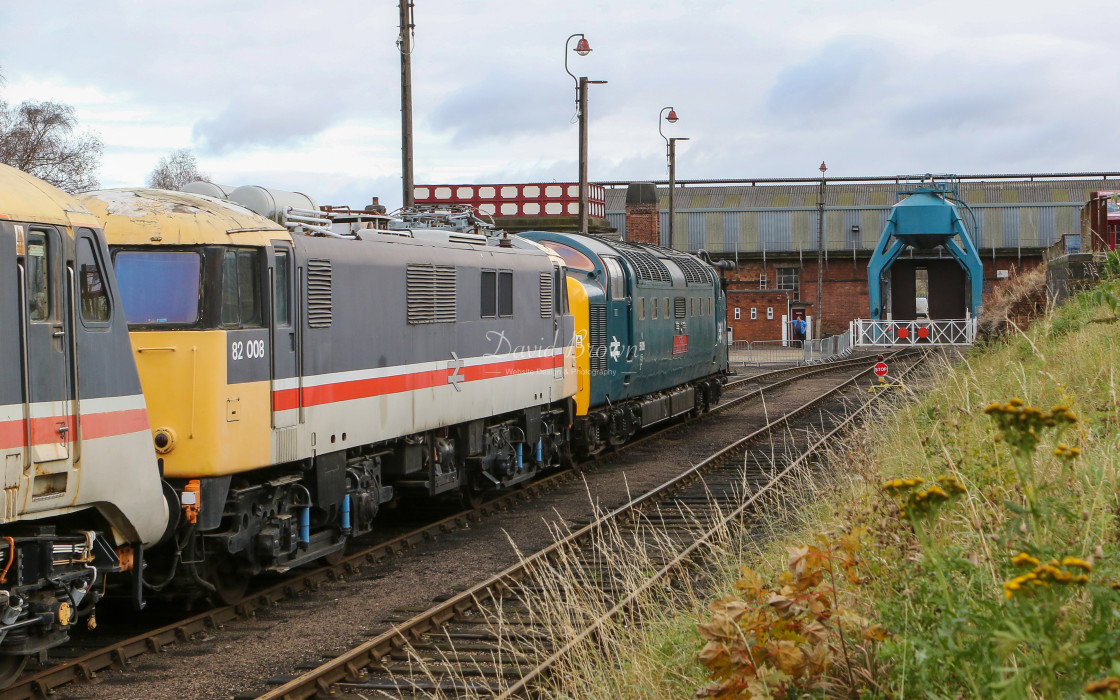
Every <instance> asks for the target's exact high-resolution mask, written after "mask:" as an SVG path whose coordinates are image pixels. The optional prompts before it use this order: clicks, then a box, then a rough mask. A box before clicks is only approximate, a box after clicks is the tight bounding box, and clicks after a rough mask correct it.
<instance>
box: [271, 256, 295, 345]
mask: <svg viewBox="0 0 1120 700" xmlns="http://www.w3.org/2000/svg"><path fill="white" fill-rule="evenodd" d="M275 275H276V276H275V280H274V284H275V285H276V288H275V289H274V290H273V294H274V295H275V296H274V297H273V302H272V312H273V314H275V316H276V319H275V322H276V325H277V326H278V327H281V328H288V327H289V326H291V325H292V307H291V299H290V295H291V290H292V258H291V256H290V255H288V251H286V250H278V251H276V273H275Z"/></svg>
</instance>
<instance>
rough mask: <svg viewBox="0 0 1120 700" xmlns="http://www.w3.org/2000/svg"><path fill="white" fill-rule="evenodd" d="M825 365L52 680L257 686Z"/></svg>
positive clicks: (742, 428)
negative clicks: (121, 667)
mask: <svg viewBox="0 0 1120 700" xmlns="http://www.w3.org/2000/svg"><path fill="white" fill-rule="evenodd" d="M836 376H837V375H832V376H830V377H814V378H808V379H805V380H802V381H800V382H797V383H795V384H794V385H793V386H790V387H786V388H782V389H776V390H774V392H773V394H772V395H767V396H766V397H765V402H760V401H757V400H755V401H749V402H747V405H746V406H742V407H738V408H736V409H732V410H730V411H727V412H725V413H722V414H717V415H714V416H710V417H708V418H707V419H706V420H704V421H700V422H698V423H694V424H692V425H690V426H688V427H687V428H686V429H684V430H677V431H672V432H670V433H669V434H667V435H666V436H663V437H662V438H660V439H656V440H651V441H649V442H647V443H646V444H643V445H640V446H638V447H636V448H634V449H632V450H629V451H626V452H625V453H624V454H621V455H619V456H618V458H617V459H615V460H613V461H611V463H609V464H605V465H602V466H598V467H596V468H595V469H593V470H589V471H588V472H586V473H585V474H584V479H583V480H574V481H572V482H569V483H568V484H566V485H564V486H561V487H560V488H558V489H555V490H553V491H551V492H549V493H547V494H546V495H544V496H543V497H541V498H538V499H535V500H533V501H530V502H528V503H525V504H521V505H519V506H515V507H513V508H512V509H511V510H510V511H508V512H506V513H504V514H503V515H502V517H500V518H494V517H492V518H487V519H486V520H484V521H482V522H481V523H477V524H475V525H474V526H472V527H471V529H469V530H459V531H456V532H452V533H448V534H445V535H443V536H441V537H439V538H438V539H436V540H434V541H432V542H429V543H427V544H425V545H423V546H421V547H419V548H418V549H416V550H414V551H412V552H411V553H409V554H406V555H404V556H402V557H399V558H395V559H393V560H389V561H385V562H382V563H380V564H378V565H375V566H366V567H365V568H363V569H362V570H361V572H360V573H359V574H358V575H356V576H354V577H351V578H350V579H348V580H344V581H338V582H335V583H332V584H330V585H326V586H323V587H321V588H320V589H319V590H318V591H317V592H316V593H315V594H313V595H303V596H301V597H299V598H297V599H289V600H286V601H284V602H283V603H281V604H280V605H278V606H275V607H273V608H271V609H268V610H265V611H262V612H261V613H260V614H258V615H257V616H256V617H255V618H253V619H250V620H244V621H238V622H235V623H232V624H230V625H227V626H226V627H225V628H224V629H222V630H219V631H218V632H216V633H214V634H212V635H210V636H206V637H201V638H196V639H194V640H191V641H189V642H185V643H180V644H176V645H174V646H173V647H171V648H169V649H168V650H166V651H165V652H164V653H162V654H151V655H147V656H143V657H140V658H139V659H137V660H136V661H135V662H134V663H133V665H132V666H130V667H129V668H128V669H127V670H126V671H111V672H103V673H101V674H99V675H98V677H97V679H96V681H95V682H93V683H91V684H85V685H71V686H67V687H63V688H60V689H59V690H58V691H56V694H55V697H56V698H91V699H93V698H96V699H99V700H100V699H107V698H113V699H116V698H140V697H143V698H151V699H153V700H158V699H163V698H167V699H175V700H179V699H183V698H198V699H200V700H211V699H213V700H219V699H220V700H228V699H229V698H232V697H238V696H252V695H253V694H255V693H259V692H263V691H264V690H266V689H267V688H268V687H269V679H274V678H278V677H290V676H293V675H297V674H298V673H300V672H301V671H302V670H304V669H306V668H309V667H313V666H316V665H318V664H319V663H320V662H322V661H323V660H324V659H326V658H331V657H333V656H336V655H337V654H339V653H341V652H343V651H346V650H347V649H349V648H351V647H353V646H355V645H356V644H358V643H359V642H360V641H361V640H363V639H365V638H368V636H369V632H370V631H371V630H372V631H374V632H378V631H381V630H383V629H385V628H386V625H385V623H384V622H383V621H384V620H385V619H386V618H387V617H388V616H389V615H390V614H391V613H392V612H393V611H394V610H398V609H400V608H406V607H414V608H415V609H416V610H417V611H419V610H421V609H424V608H427V607H428V606H429V605H430V604H431V603H432V601H433V599H435V598H437V597H439V596H441V595H446V594H448V593H450V592H453V587H454V586H455V585H456V584H460V585H467V584H473V583H476V582H478V581H480V580H482V579H484V578H486V577H488V576H491V575H493V574H495V573H498V572H500V571H501V570H503V569H505V568H506V567H508V566H510V565H511V564H513V563H515V562H516V561H517V552H516V550H515V549H514V546H512V545H511V541H512V544H513V545H516V547H517V548H518V549H520V550H521V551H522V552H524V553H526V554H528V553H531V552H533V551H536V550H538V549H541V548H543V547H545V546H547V545H549V544H551V543H552V536H551V535H550V533H549V528H548V524H547V523H548V522H553V523H555V522H557V521H558V520H559V521H561V522H563V523H565V524H567V525H569V526H570V525H576V524H583V523H585V522H587V521H588V520H589V519H590V518H591V517H592V515H593V508H592V505H591V503H592V502H593V501H594V502H595V503H596V504H597V505H598V506H599V507H600V508H608V509H609V508H614V507H617V506H620V505H623V504H624V503H626V502H627V501H628V500H629V498H628V495H629V494H632V495H634V496H637V495H640V494H642V493H645V492H646V491H648V490H650V489H652V488H654V487H656V486H659V485H661V484H662V483H664V482H665V481H667V480H668V479H669V478H671V477H673V476H675V475H676V474H678V473H680V472H681V471H683V470H684V469H686V468H687V467H688V466H690V465H692V464H695V463H696V462H698V461H699V460H700V459H702V458H703V457H706V456H707V455H708V454H710V453H711V452H712V451H714V450H715V449H717V448H718V447H721V446H723V445H725V444H727V443H728V442H730V440H731V439H733V438H734V437H738V436H741V435H743V434H746V433H748V432H750V431H751V430H753V429H754V428H756V427H757V426H758V425H760V424H761V423H762V422H763V418H764V415H769V416H776V415H779V414H780V413H782V412H784V411H786V410H788V409H791V408H794V407H797V406H800V405H801V404H803V403H804V402H805V401H807V400H809V399H810V398H812V397H814V396H816V395H817V394H818V393H820V392H821V391H823V390H824V389H825V388H827V387H829V386H833V385H835V383H836V381H837V379H836ZM845 376H850V375H845ZM736 395H737V394H736ZM99 621H100V618H99Z"/></svg>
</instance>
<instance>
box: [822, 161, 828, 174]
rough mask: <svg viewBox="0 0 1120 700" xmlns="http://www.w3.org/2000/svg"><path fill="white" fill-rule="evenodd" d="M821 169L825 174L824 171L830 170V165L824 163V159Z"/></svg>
mask: <svg viewBox="0 0 1120 700" xmlns="http://www.w3.org/2000/svg"><path fill="white" fill-rule="evenodd" d="M820 170H821V175H824V171H826V170H828V166H827V165H825V164H824V161H823V160H822V161H821V168H820Z"/></svg>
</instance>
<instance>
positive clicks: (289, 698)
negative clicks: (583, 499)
mask: <svg viewBox="0 0 1120 700" xmlns="http://www.w3.org/2000/svg"><path fill="white" fill-rule="evenodd" d="M830 369H832V368H821V369H815V370H810V371H809V372H806V374H814V373H817V372H821V371H828V370H830ZM870 371H871V368H870V367H868V368H867V369H865V370H863V371H861V372H859V373H858V374H856V375H855V376H853V377H851V378H849V379H847V380H845V381H844V382H842V383H840V384H838V385H836V386H834V387H832V388H831V389H829V390H828V391H826V392H824V393H823V394H822V395H820V396H818V397H816V398H814V399H812V400H810V401H808V402H806V403H805V404H803V405H801V406H800V407H799V408H796V409H794V410H793V411H791V412H789V413H786V414H785V415H783V416H781V417H779V418H776V419H774V420H772V421H769V422H768V423H767V424H766V425H764V426H763V427H761V428H758V429H757V430H755V431H753V432H751V433H750V434H749V435H747V436H745V437H742V438H739V439H738V440H735V441H734V442H733V443H732V444H730V445H728V446H726V447H724V448H722V449H720V450H718V451H717V452H715V453H714V454H712V455H711V456H709V457H708V458H706V459H705V460H703V461H702V462H700V463H699V464H697V465H695V466H693V467H692V468H690V469H688V470H686V471H684V472H683V473H681V474H679V475H678V476H676V477H674V478H673V479H671V480H669V481H668V482H666V483H665V484H663V485H662V486H660V487H658V488H657V489H654V490H653V491H650V492H648V493H646V494H644V495H642V496H640V497H638V498H636V499H634V500H632V501H630V502H629V503H628V504H626V505H624V506H621V507H620V508H618V509H616V510H614V511H612V512H610V513H609V514H607V515H605V516H603V517H601V518H599V519H597V520H595V521H594V522H592V523H589V524H588V525H586V526H584V527H582V528H580V529H579V530H577V531H575V532H573V533H571V534H570V535H569V536H567V537H565V538H564V539H562V540H560V541H558V542H556V543H554V544H553V545H551V546H550V547H547V548H546V549H543V550H540V551H538V552H536V553H535V554H532V555H530V556H527V557H526V558H524V559H523V560H522V561H521V562H520V563H518V564H515V565H513V566H511V567H509V568H507V569H506V570H505V571H502V572H501V573H498V574H495V575H493V576H491V577H490V578H488V579H487V580H486V581H484V582H482V583H480V584H478V585H476V586H473V587H471V588H469V589H468V590H465V591H462V592H460V593H458V594H456V595H454V596H452V597H450V598H448V599H446V600H444V601H442V602H441V603H439V604H437V605H436V606H434V607H433V608H430V609H428V610H426V611H424V612H422V613H420V614H418V615H416V616H414V617H413V618H411V619H409V620H407V621H405V622H403V623H400V624H398V625H396V626H394V627H393V628H392V629H390V630H387V631H386V632H384V633H382V634H380V635H377V636H376V637H374V638H372V639H370V640H368V641H366V642H364V643H362V644H360V645H358V646H357V647H355V648H353V649H351V650H350V651H348V652H345V653H343V654H341V655H339V656H338V657H336V658H334V659H332V660H331V661H328V662H326V663H324V664H323V665H321V666H319V667H318V668H316V669H314V670H311V671H308V672H307V673H305V674H304V675H302V676H300V677H298V678H295V679H293V680H291V681H289V682H287V683H285V684H283V685H281V686H279V687H277V688H274V689H272V690H270V691H268V692H266V693H264V694H263V695H260V696H259V700H279V699H281V698H283V699H284V700H302V699H304V698H309V697H314V696H319V695H327V694H330V693H331V692H332V686H335V684H339V683H356V682H357V683H360V681H361V678H362V677H363V675H364V673H365V671H364V669H366V668H369V667H372V666H375V665H377V664H379V663H381V662H382V661H383V660H386V659H388V658H389V657H390V655H392V654H393V653H394V652H396V651H397V650H400V649H403V648H404V647H406V646H408V645H411V644H414V643H417V642H419V640H420V639H421V638H422V637H423V636H424V635H425V634H429V633H432V632H434V631H436V630H439V629H441V628H443V627H444V626H445V625H447V624H449V623H451V622H453V621H456V620H459V619H461V618H462V616H463V615H465V614H467V613H468V612H469V611H471V610H473V609H475V608H476V607H477V605H478V604H479V601H480V600H484V599H490V598H494V597H497V598H503V597H505V596H506V595H508V594H510V593H511V592H512V590H513V588H514V587H516V586H519V585H520V583H521V582H524V581H526V580H527V578H528V576H529V575H530V572H531V571H532V570H533V567H534V566H535V565H536V564H537V563H539V562H543V561H545V560H549V559H551V558H553V557H555V556H556V555H557V554H558V553H560V552H562V551H564V550H565V549H566V548H569V547H571V546H572V545H573V544H576V543H580V542H586V541H588V540H589V538H590V537H591V536H592V535H593V534H594V533H597V532H599V531H600V530H602V529H603V528H604V526H605V525H606V524H607V523H608V522H611V521H612V520H620V519H623V518H627V517H630V516H631V514H634V513H637V512H639V510H640V509H641V508H642V507H643V506H645V505H647V504H650V503H655V502H658V501H659V500H660V499H661V498H662V497H664V496H671V495H672V494H674V493H676V492H677V491H678V490H679V489H680V488H681V487H683V486H684V485H688V484H691V483H694V482H695V481H697V480H698V479H700V478H701V477H702V475H703V474H705V473H706V472H708V471H710V470H711V469H713V468H715V467H718V466H720V465H721V464H723V463H725V462H726V461H728V460H729V459H731V458H733V457H734V456H735V455H737V454H738V453H739V452H741V451H742V450H743V449H745V448H746V446H747V445H749V444H751V443H752V442H753V441H756V440H758V439H760V438H762V437H765V436H766V435H769V434H771V433H773V432H775V431H780V430H784V427H783V426H785V425H786V424H787V423H789V422H790V420H791V419H792V418H793V417H795V416H797V415H800V414H801V413H804V412H806V411H808V410H810V409H811V408H812V407H813V406H815V405H816V404H817V403H819V401H821V400H823V399H824V398H827V397H828V396H831V395H833V394H835V393H837V392H840V391H843V390H844V389H845V388H848V387H850V386H853V385H854V384H855V383H856V382H857V381H858V380H859V379H860V378H862V377H865V376H866V375H867V374H868V373H869V372H870ZM752 393H753V392H752ZM877 396H878V394H876V395H875V397H873V398H872V399H871V400H872V401H874V400H875V398H877ZM746 397H747V395H745V396H743V397H739V398H738V399H736V400H735V401H736V402H739V401H741V400H743V399H745V398H746ZM868 405H870V402H868V403H866V404H864V405H863V406H862V407H861V408H860V409H859V410H860V411H862V410H863V409H864V408H866V407H867V406H868ZM721 407H726V406H723V405H721ZM830 435H831V433H830ZM820 444H823V443H822V442H818V443H817V446H819V445H820ZM697 548H698V546H697V547H693V548H690V551H696V549H697ZM658 576H660V572H659V574H658ZM651 585H652V584H651ZM618 610H619V608H618V607H617V606H616V608H615V609H614V610H612V611H611V613H610V614H612V615H613V614H615V613H616V612H617V611H618ZM592 633H593V630H585V631H584V632H583V633H580V634H578V635H577V636H576V637H574V638H572V639H571V640H570V641H568V642H567V643H566V644H565V645H564V646H563V648H562V649H560V650H559V651H557V652H556V654H554V655H553V656H552V657H550V658H549V659H546V660H545V662H544V663H542V664H540V665H538V666H536V667H535V668H534V669H533V670H532V671H530V672H529V673H526V674H524V675H523V676H522V677H521V678H520V680H518V681H516V682H514V683H513V684H512V685H510V686H508V687H506V688H505V689H504V692H503V693H502V695H501V697H508V696H509V695H510V694H511V693H513V692H518V691H520V690H523V689H524V688H525V685H526V684H527V683H529V682H531V681H532V680H533V679H535V678H536V677H537V676H538V675H539V673H540V672H541V671H542V670H543V669H544V668H547V667H548V665H549V664H550V663H551V662H554V661H555V659H556V658H558V657H559V656H562V655H563V654H564V653H566V652H567V651H568V650H570V649H571V648H572V647H573V646H574V645H575V644H576V643H578V642H580V641H583V640H586V639H587V638H588V637H589V636H590V635H591V634H592Z"/></svg>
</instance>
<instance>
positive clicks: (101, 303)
mask: <svg viewBox="0 0 1120 700" xmlns="http://www.w3.org/2000/svg"><path fill="white" fill-rule="evenodd" d="M77 264H78V297H79V299H80V300H81V309H82V322H83V323H85V324H87V325H88V324H94V325H97V324H103V323H105V322H106V321H108V320H109V293H108V291H107V290H106V289H105V276H104V275H103V274H102V273H101V265H100V263H99V262H98V260H97V254H96V252H95V251H94V249H93V240H92V239H90V238H88V237H86V236H83V237H82V238H79V239H78V260H77Z"/></svg>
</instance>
